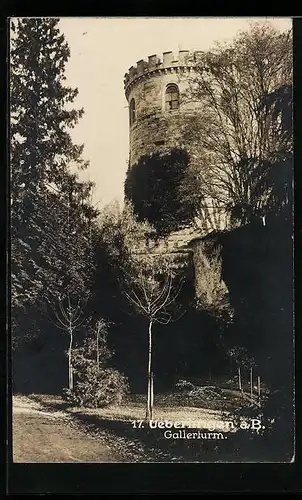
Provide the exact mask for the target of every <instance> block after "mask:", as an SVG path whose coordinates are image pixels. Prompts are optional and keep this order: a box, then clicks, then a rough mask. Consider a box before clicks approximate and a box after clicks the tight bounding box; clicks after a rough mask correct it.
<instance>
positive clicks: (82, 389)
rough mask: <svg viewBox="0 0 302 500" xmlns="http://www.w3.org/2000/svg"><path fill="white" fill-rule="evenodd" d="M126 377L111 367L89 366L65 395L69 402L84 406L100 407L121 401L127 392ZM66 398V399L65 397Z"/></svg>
mask: <svg viewBox="0 0 302 500" xmlns="http://www.w3.org/2000/svg"><path fill="white" fill-rule="evenodd" d="M128 391H129V386H128V383H127V380H126V378H125V377H124V376H123V375H122V374H121V373H120V372H118V371H117V370H114V369H112V368H103V367H100V368H99V370H98V368H97V367H96V366H90V367H89V368H88V369H87V370H86V371H85V373H84V374H83V375H82V376H81V377H79V380H78V382H77V383H76V386H75V389H74V390H73V391H72V392H71V393H70V394H68V395H67V398H68V400H69V402H70V403H72V404H75V405H79V406H84V407H86V408H102V407H104V406H108V405H110V404H114V403H115V404H118V403H121V401H122V400H123V398H124V396H125V395H126V394H127V393H128ZM67 398H66V399H67Z"/></svg>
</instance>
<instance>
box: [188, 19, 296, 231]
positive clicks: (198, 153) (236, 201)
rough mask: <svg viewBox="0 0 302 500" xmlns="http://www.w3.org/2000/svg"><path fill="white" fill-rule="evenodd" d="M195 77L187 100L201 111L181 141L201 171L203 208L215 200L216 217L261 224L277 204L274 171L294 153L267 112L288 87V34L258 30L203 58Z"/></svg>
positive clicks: (264, 28)
mask: <svg viewBox="0 0 302 500" xmlns="http://www.w3.org/2000/svg"><path fill="white" fill-rule="evenodd" d="M193 75H194V76H192V79H191V85H190V89H189V91H188V92H187V95H185V96H184V97H183V99H184V101H190V102H196V103H198V107H197V108H196V112H195V113H194V112H192V113H190V114H189V115H188V116H186V117H185V118H184V120H183V125H182V127H183V133H182V138H183V139H182V140H183V142H184V144H189V149H190V158H191V163H192V164H193V165H194V164H195V165H197V167H198V170H199V175H200V177H201V181H202V185H203V188H202V189H203V194H204V202H203V204H204V206H205V207H206V206H208V205H212V201H213V200H215V202H216V207H215V209H216V210H217V211H219V210H226V211H227V212H228V213H231V214H232V216H233V218H234V219H235V220H237V221H239V223H242V224H243V223H246V222H248V221H249V220H250V219H251V218H252V217H259V218H260V217H261V218H262V220H264V219H263V217H264V216H265V214H266V213H267V211H268V210H270V209H271V208H272V207H274V204H275V203H276V198H275V193H274V189H273V184H272V183H271V182H270V179H271V177H272V173H271V171H272V169H274V168H275V171H276V169H278V168H279V170H280V160H281V161H282V159H283V158H284V157H285V156H286V153H287V152H288V151H289V150H291V149H292V137H291V136H290V135H289V134H288V133H287V131H285V130H284V128H283V127H282V122H281V120H280V116H278V114H276V112H275V111H276V110H275V109H274V107H272V106H268V105H264V103H265V101H266V99H267V98H268V97H269V96H270V95H272V94H274V92H276V91H278V89H280V88H284V87H286V86H287V85H290V84H291V79H292V41H291V33H290V32H288V33H281V32H279V31H277V30H275V29H274V28H273V27H272V26H270V25H269V24H255V25H254V26H253V27H252V28H251V30H250V31H249V32H242V33H240V34H239V35H238V37H237V38H236V39H235V40H234V41H233V42H232V43H226V44H224V45H223V44H220V45H219V44H217V47H216V48H214V49H213V50H211V51H209V52H207V53H204V54H201V55H200V58H199V61H198V62H197V65H196V68H195V72H194V74H193ZM201 104H202V105H201ZM279 175H280V174H279ZM203 215H204V214H203V213H201V217H203Z"/></svg>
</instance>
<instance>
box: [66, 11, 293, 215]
mask: <svg viewBox="0 0 302 500" xmlns="http://www.w3.org/2000/svg"><path fill="white" fill-rule="evenodd" d="M265 20H269V21H270V22H271V23H272V25H273V26H274V27H276V28H278V29H280V30H281V31H285V30H288V29H290V28H291V24H292V20H291V18H285V17H279V18H270V17H269V18H259V17H258V18H252V17H249V18H243V17H241V18H240V17H237V18H230V17H229V18H212V17H211V18H196V17H195V18H185V17H182V18H143V17H139V18H133V17H132V18H90V17H83V18H75V17H71V18H61V19H60V29H61V32H62V33H63V34H64V36H65V39H66V41H67V42H68V45H69V47H70V52H71V56H70V59H69V61H68V63H67V65H66V73H65V74H66V77H67V80H66V83H67V84H68V85H70V86H71V87H73V88H74V87H77V88H78V90H79V95H78V97H77V98H76V100H75V101H74V106H73V107H77V108H80V107H83V108H84V110H85V113H84V116H83V117H82V118H81V120H80V122H79V123H78V124H77V125H76V126H75V128H74V129H73V130H72V131H71V135H72V138H73V140H74V142H75V143H77V144H84V152H83V157H84V159H85V160H89V162H90V165H89V168H88V169H87V171H86V172H85V173H83V174H81V178H84V179H88V178H89V179H90V180H92V181H94V183H95V189H94V193H93V202H94V204H95V205H96V206H97V207H98V208H101V207H102V206H104V205H106V204H108V203H110V202H111V201H113V200H118V201H120V202H122V200H123V189H124V180H125V174H126V170H127V161H128V154H129V129H128V107H127V100H126V98H125V95H124V86H123V81H124V74H125V73H126V72H127V71H128V69H129V68H130V67H131V66H134V65H135V64H136V62H137V61H139V60H140V59H145V60H146V59H147V58H148V56H149V55H152V54H158V55H161V54H162V53H163V52H167V51H174V52H175V53H177V52H178V50H179V49H180V50H208V49H210V48H211V47H213V45H214V43H215V41H224V40H231V39H232V38H234V37H235V36H236V34H237V33H238V31H241V30H247V29H249V24H250V23H254V22H259V21H265Z"/></svg>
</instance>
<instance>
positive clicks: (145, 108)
mask: <svg viewBox="0 0 302 500" xmlns="http://www.w3.org/2000/svg"><path fill="white" fill-rule="evenodd" d="M194 54H196V53H194ZM194 54H190V53H189V52H188V51H180V53H179V54H178V58H177V59H174V56H173V53H172V52H167V53H165V54H164V57H163V62H161V60H160V59H159V58H157V56H150V57H149V62H148V63H147V62H145V61H139V62H138V63H137V67H136V68H134V67H132V68H130V70H129V73H127V74H126V75H125V94H126V97H127V100H128V103H129V105H130V102H131V100H132V99H134V101H135V114H136V120H135V122H134V123H132V124H130V123H129V150H130V151H129V153H130V154H129V163H130V166H132V165H134V164H135V163H137V161H138V160H139V158H140V157H141V156H144V155H150V154H152V153H155V152H163V153H166V152H168V151H169V150H170V149H171V148H173V147H177V145H178V144H179V134H180V129H179V126H178V124H179V121H180V119H181V116H182V115H183V114H184V113H189V112H191V111H192V110H193V109H195V108H196V105H194V106H193V105H192V104H190V103H185V102H184V95H185V92H186V89H187V88H188V85H189V79H190V76H191V75H192V74H193V73H194V63H195V60H196V56H194ZM194 57H195V59H194ZM155 58H157V59H155ZM150 59H151V62H150ZM156 60H157V61H158V62H157V63H156ZM170 83H174V84H176V85H177V86H178V89H179V93H180V106H179V109H176V110H171V111H166V110H165V91H166V87H167V85H168V84H170Z"/></svg>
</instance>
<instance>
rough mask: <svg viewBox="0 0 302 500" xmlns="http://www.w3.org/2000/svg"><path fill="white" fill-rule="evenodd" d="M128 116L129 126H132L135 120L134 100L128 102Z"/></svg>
mask: <svg viewBox="0 0 302 500" xmlns="http://www.w3.org/2000/svg"><path fill="white" fill-rule="evenodd" d="M129 115H130V125H132V124H133V123H134V122H135V119H136V116H135V100H134V99H131V101H130V108H129Z"/></svg>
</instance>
